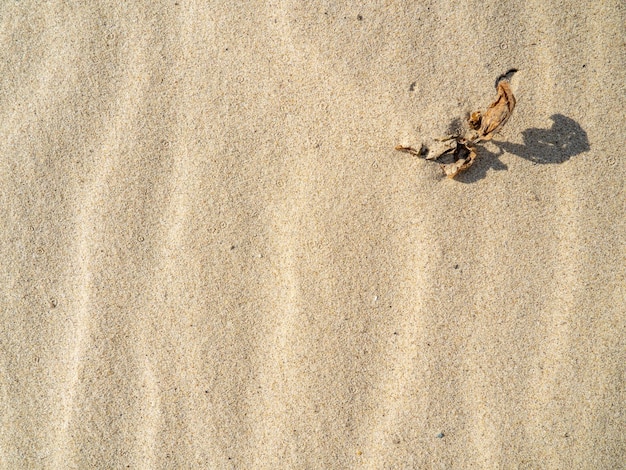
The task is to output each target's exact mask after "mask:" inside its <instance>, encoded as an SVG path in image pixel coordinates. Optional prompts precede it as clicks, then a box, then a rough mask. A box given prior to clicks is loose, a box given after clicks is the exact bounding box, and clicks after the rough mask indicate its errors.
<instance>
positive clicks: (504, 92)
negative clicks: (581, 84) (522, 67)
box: [470, 80, 515, 142]
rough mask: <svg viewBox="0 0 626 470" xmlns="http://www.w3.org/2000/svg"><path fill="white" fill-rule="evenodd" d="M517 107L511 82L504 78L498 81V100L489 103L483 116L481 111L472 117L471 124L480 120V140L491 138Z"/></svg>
mask: <svg viewBox="0 0 626 470" xmlns="http://www.w3.org/2000/svg"><path fill="white" fill-rule="evenodd" d="M514 108H515V96H513V92H512V91H511V87H510V85H509V82H507V81H505V80H502V81H500V83H498V96H497V98H496V100H495V101H494V102H493V103H491V104H490V105H489V108H487V111H485V113H484V114H483V115H482V116H481V115H480V112H476V113H473V114H472V116H471V117H470V126H471V125H472V124H474V125H476V120H475V119H478V120H479V122H480V129H479V130H478V134H479V136H478V139H477V140H476V141H475V142H478V141H479V140H491V138H492V137H493V134H495V133H496V132H497V131H498V130H499V129H500V128H501V127H502V126H503V125H504V124H506V122H507V121H508V120H509V118H510V117H511V113H512V112H513V109H514Z"/></svg>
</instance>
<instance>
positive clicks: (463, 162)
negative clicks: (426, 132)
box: [396, 69, 517, 178]
mask: <svg viewBox="0 0 626 470" xmlns="http://www.w3.org/2000/svg"><path fill="white" fill-rule="evenodd" d="M516 71H517V70H515V69H512V70H510V71H508V72H507V73H506V74H504V75H502V76H501V77H499V78H498V80H497V82H496V88H497V90H498V96H497V97H496V99H495V101H494V102H493V103H491V104H490V105H489V107H488V108H487V110H486V111H485V112H484V113H483V112H481V111H475V112H473V113H471V114H470V116H469V118H468V120H467V125H468V128H467V129H466V130H462V131H459V132H458V133H456V134H453V135H448V136H445V137H441V138H438V139H435V140H437V141H438V142H441V143H445V144H444V145H443V146H440V148H439V149H434V151H428V150H425V148H424V146H422V147H420V148H419V149H415V148H413V147H404V146H401V145H398V146H397V147H396V150H400V151H402V152H407V153H410V154H411V155H415V156H425V158H426V159H427V160H438V159H440V158H442V157H444V156H449V155H451V156H452V159H453V161H452V162H450V163H442V164H441V169H442V170H443V172H444V174H445V175H446V176H447V177H448V178H454V177H455V176H456V175H458V174H459V173H460V172H462V171H465V170H467V169H468V168H469V167H471V166H472V164H473V163H474V160H476V152H477V150H476V144H478V143H479V142H482V141H486V140H491V138H492V137H493V135H494V134H495V133H496V132H498V131H499V130H500V129H501V128H502V126H503V125H504V124H506V122H507V121H508V120H509V118H510V117H511V113H512V112H513V109H514V108H515V96H513V92H512V91H511V86H510V85H509V78H510V76H511V75H512V74H513V73H515V72H516Z"/></svg>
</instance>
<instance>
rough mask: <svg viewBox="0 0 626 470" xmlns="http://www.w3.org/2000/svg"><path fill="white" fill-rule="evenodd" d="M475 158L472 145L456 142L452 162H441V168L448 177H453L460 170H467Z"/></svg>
mask: <svg viewBox="0 0 626 470" xmlns="http://www.w3.org/2000/svg"><path fill="white" fill-rule="evenodd" d="M475 159H476V150H475V149H474V147H468V146H467V145H464V144H458V145H457V146H456V149H455V150H454V162H452V163H442V164H441V169H442V170H443V173H444V174H445V175H446V176H447V177H448V178H454V177H455V176H456V175H458V174H459V173H460V172H462V171H465V170H467V169H468V168H469V167H470V166H472V164H473V163H474V160H475Z"/></svg>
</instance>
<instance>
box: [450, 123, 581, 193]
mask: <svg viewBox="0 0 626 470" xmlns="http://www.w3.org/2000/svg"><path fill="white" fill-rule="evenodd" d="M550 119H551V120H552V122H553V124H552V127H550V128H549V129H539V128H534V127H533V128H530V129H526V130H525V131H523V132H522V139H523V141H524V143H523V144H514V143H510V142H499V141H495V140H492V141H491V143H492V144H495V145H496V146H497V147H498V150H499V152H497V153H495V152H490V151H489V150H487V149H486V148H485V147H484V146H483V145H479V148H478V158H477V159H476V163H475V164H474V165H473V166H472V168H471V170H468V171H467V172H466V173H463V174H460V175H459V176H458V177H457V180H458V181H460V182H463V183H473V182H475V181H478V180H480V179H482V178H484V177H485V176H486V175H487V171H488V170H489V169H493V170H506V169H507V166H506V165H505V164H504V163H502V162H501V161H500V160H499V158H500V156H501V155H503V154H504V152H508V153H512V154H513V155H517V156H518V157H522V158H525V159H526V160H530V161H531V162H533V163H536V164H548V163H563V162H565V161H567V160H569V159H570V158H571V157H573V156H576V155H578V154H581V153H583V152H587V151H588V150H589V149H590V146H589V140H588V139H587V133H586V132H585V130H584V129H583V128H582V127H580V125H579V124H578V123H577V122H576V121H574V120H573V119H570V118H568V117H567V116H563V115H562V114H553V115H552V116H550Z"/></svg>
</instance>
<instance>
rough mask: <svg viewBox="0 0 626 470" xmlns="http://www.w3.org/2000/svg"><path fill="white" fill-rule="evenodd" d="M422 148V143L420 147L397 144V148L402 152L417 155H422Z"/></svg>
mask: <svg viewBox="0 0 626 470" xmlns="http://www.w3.org/2000/svg"><path fill="white" fill-rule="evenodd" d="M422 149H423V146H422V145H420V147H419V148H418V149H416V148H414V147H404V146H403V145H396V150H399V151H400V152H406V153H410V154H411V155H413V156H415V157H419V156H421V155H422Z"/></svg>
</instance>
